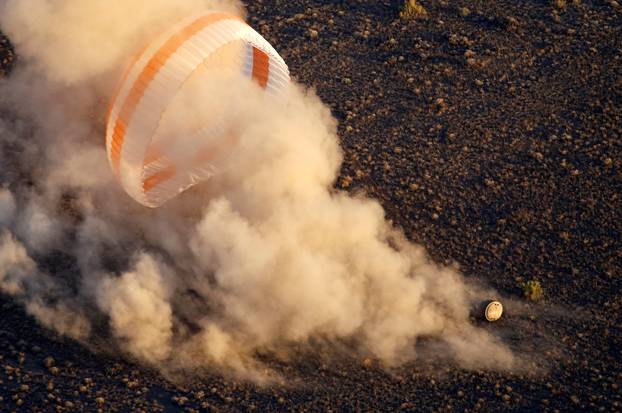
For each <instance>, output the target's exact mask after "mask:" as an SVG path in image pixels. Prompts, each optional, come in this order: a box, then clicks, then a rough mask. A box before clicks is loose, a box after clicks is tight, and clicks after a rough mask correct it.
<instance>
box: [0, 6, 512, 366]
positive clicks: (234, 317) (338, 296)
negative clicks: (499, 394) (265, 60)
mask: <svg viewBox="0 0 622 413" xmlns="http://www.w3.org/2000/svg"><path fill="white" fill-rule="evenodd" d="M206 9H220V10H223V9H224V10H228V11H233V12H235V13H238V14H240V15H241V14H242V13H243V10H242V8H241V6H240V5H239V4H238V3H235V2H231V1H228V2H216V1H209V0H183V1H169V0H154V1H149V2H144V1H141V0H128V1H123V2H115V1H113V2H111V1H109V0H91V1H88V2H84V1H81V0H32V1H29V2H24V1H20V0H14V1H12V0H8V1H3V2H2V3H0V29H1V30H2V31H3V32H5V33H7V34H8V36H9V37H10V39H11V41H12V42H13V43H14V45H15V47H16V50H17V52H18V53H19V55H20V63H19V65H18V66H17V67H16V68H15V70H14V71H13V73H12V74H11V76H10V77H9V78H7V79H4V80H0V114H1V115H0V163H1V165H2V168H0V185H4V187H3V189H0V290H1V291H2V292H3V293H5V294H9V295H11V296H14V297H15V298H16V299H17V300H21V301H22V302H23V303H24V305H25V307H26V309H27V311H28V312H29V313H30V314H32V315H33V316H34V317H36V318H37V319H38V320H39V322H40V323H41V324H43V325H45V326H46V327H49V328H52V329H55V330H57V331H58V332H60V333H62V334H66V335H69V336H71V337H74V338H76V339H79V340H82V341H84V342H86V343H88V342H89V341H90V340H92V339H93V338H94V337H97V336H98V335H99V336H102V335H103V336H104V338H105V339H107V340H110V341H112V342H113V343H114V344H115V345H116V346H117V348H118V349H120V350H121V351H123V352H124V353H125V354H127V355H128V356H129V357H133V358H135V359H137V360H139V361H141V362H144V363H147V364H150V365H154V366H157V367H160V368H162V369H164V370H169V369H180V368H181V369H184V368H196V367H205V368H216V369H222V370H223V371H233V372H236V373H239V374H246V375H248V376H249V377H259V371H263V366H261V363H260V362H259V361H258V359H257V357H256V354H257V353H258V352H265V351H268V352H274V353H280V352H282V351H285V349H286V348H288V346H290V345H291V344H303V345H304V344H306V343H309V342H310V341H311V340H312V339H314V338H321V339H322V340H327V341H328V342H337V341H338V340H342V339H348V340H350V341H351V342H352V343H354V344H353V346H355V347H356V348H355V350H356V351H358V352H359V353H360V354H361V355H371V356H374V357H377V358H379V359H381V360H382V361H383V362H384V363H386V364H387V365H395V364H399V363H403V362H406V361H409V360H413V359H414V358H416V357H417V354H416V352H415V344H416V343H417V340H418V339H420V338H422V337H432V338H434V339H435V340H438V341H439V342H442V343H443V346H444V348H446V349H447V350H446V351H447V352H448V355H450V356H451V357H452V358H453V359H454V360H456V361H457V362H459V363H460V364H461V365H463V366H465V367H474V368H482V367H483V368H510V367H511V366H512V364H513V363H514V356H513V355H512V354H511V352H510V351H509V350H508V349H507V348H506V347H504V346H503V345H502V344H501V343H500V341H499V340H498V339H497V338H495V337H494V336H492V335H490V334H489V333H487V332H486V331H483V330H481V329H479V328H477V327H475V326H473V325H472V324H471V323H470V322H469V309H470V307H471V305H472V303H473V302H474V300H477V299H478V298H481V295H482V292H481V291H479V290H478V289H477V288H476V287H473V286H469V285H467V284H466V283H465V281H464V280H463V279H462V277H461V276H460V274H459V273H458V272H457V271H456V270H455V269H453V268H443V267H439V266H438V265H436V264H434V263H432V262H430V261H429V260H428V258H427V256H426V253H425V251H424V250H423V249H422V248H421V247H419V246H417V245H413V244H412V243H410V242H409V241H408V240H407V239H406V238H405V237H404V235H403V234H402V233H401V232H400V230H399V229H396V228H393V227H392V226H391V225H390V224H389V223H388V222H387V221H386V220H385V216H384V211H383V210H382V208H381V206H380V205H379V203H378V202H376V201H375V200H372V199H367V198H364V197H360V196H353V195H350V194H347V193H344V192H340V191H337V190H335V189H333V186H332V185H333V183H334V181H335V179H336V177H337V175H338V172H339V167H340V163H341V158H342V154H341V151H340V147H339V143H338V137H337V133H336V121H335V120H334V119H333V118H332V117H331V115H330V111H329V110H328V109H327V108H326V106H325V105H323V104H322V102H321V101H320V100H319V98H318V97H317V96H316V95H315V94H314V93H313V92H310V91H308V90H305V89H304V88H303V87H302V86H298V85H294V86H292V90H291V91H290V95H289V97H288V99H287V102H278V101H275V100H273V99H270V98H268V97H266V96H265V95H264V94H263V93H261V91H260V89H259V88H258V87H256V86H254V85H252V84H251V83H250V81H246V82H245V81H241V80H240V81H239V82H228V83H225V86H224V87H223V86H222V85H223V82H207V83H206V84H205V85H204V86H203V88H199V89H195V90H193V93H192V95H189V96H188V97H187V99H190V104H188V103H189V102H188V101H186V102H185V103H184V104H185V106H184V110H178V111H174V112H172V113H174V115H171V116H173V117H174V118H175V119H174V121H175V122H177V123H180V124H183V123H185V122H196V120H197V119H207V118H208V117H210V116H213V110H212V111H210V110H209V108H210V107H212V108H213V107H214V102H217V103H218V105H217V106H218V108H219V113H221V114H222V116H232V117H233V118H235V123H236V131H237V133H238V135H239V139H238V142H237V144H236V146H235V147H234V148H233V149H232V150H231V151H230V152H229V153H227V154H226V156H225V155H224V154H223V156H221V157H220V159H218V160H217V161H215V163H216V168H217V170H218V171H219V172H218V173H217V174H216V176H215V177H214V178H213V179H211V180H209V181H208V182H206V183H204V184H202V185H199V186H197V187H195V188H193V189H192V190H190V191H188V192H186V193H184V194H182V195H181V196H179V197H177V198H176V199H174V200H172V201H170V202H169V203H167V204H165V205H164V206H163V207H161V208H158V209H154V210H151V209H147V208H144V207H142V206H140V205H138V204H137V203H135V202H134V201H133V200H132V199H131V198H129V197H128V196H127V195H126V194H125V193H124V192H123V190H122V188H121V187H120V186H119V185H118V183H117V182H116V181H115V179H114V177H113V175H112V173H111V171H110V168H109V166H108V163H107V161H106V154H105V147H104V144H103V137H104V121H103V116H104V115H105V111H106V105H107V103H108V99H109V98H110V97H111V96H110V95H111V90H113V89H114V85H115V82H116V81H117V80H118V79H119V78H120V75H121V72H122V71H123V69H124V66H125V65H126V64H127V62H128V59H129V57H130V56H131V55H132V54H134V53H136V51H138V50H140V49H141V48H142V47H143V46H144V44H145V43H146V42H147V41H148V39H149V38H151V37H153V36H155V35H157V34H158V33H160V32H161V31H163V30H164V29H166V28H167V27H168V26H170V25H171V24H173V23H175V22H176V21H177V20H179V19H180V18H182V17H185V16H187V15H189V14H192V13H196V12H200V11H204V10H206ZM231 83H234V84H236V86H232V84H231ZM206 108H207V109H206ZM227 114H228V115H227ZM102 320H104V324H105V325H106V328H104V329H102V328H101V323H102ZM96 325H97V326H98V328H95V326H96ZM100 338H101V337H100Z"/></svg>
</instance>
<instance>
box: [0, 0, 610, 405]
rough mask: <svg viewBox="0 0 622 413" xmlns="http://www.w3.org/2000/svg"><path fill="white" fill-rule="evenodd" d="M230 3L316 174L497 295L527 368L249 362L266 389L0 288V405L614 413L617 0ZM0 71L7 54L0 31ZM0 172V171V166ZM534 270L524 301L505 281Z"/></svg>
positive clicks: (338, 360)
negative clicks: (297, 122) (157, 354)
mask: <svg viewBox="0 0 622 413" xmlns="http://www.w3.org/2000/svg"><path fill="white" fill-rule="evenodd" d="M419 3H420V4H421V5H422V6H423V7H424V8H425V10H426V12H425V14H423V13H421V14H420V15H416V16H411V17H406V16H403V17H400V11H402V8H403V1H398V0H395V1H387V0H383V1H358V0H357V1H354V0H352V1H347V2H340V1H319V0H316V1H312V0H297V1H279V0H257V1H248V2H246V6H247V9H248V16H249V20H248V21H249V23H250V24H251V25H252V26H253V27H255V28H256V29H257V30H258V31H259V32H260V33H261V34H262V35H263V36H265V38H266V39H267V40H268V41H269V42H271V44H272V45H274V47H275V48H276V49H277V50H279V52H280V53H281V54H282V56H283V58H284V59H285V61H287V63H288V65H289V67H290V71H291V73H292V75H293V77H294V78H295V79H296V81H298V82H300V83H302V84H303V85H306V86H308V87H312V88H314V89H315V90H316V91H317V94H318V95H319V96H320V97H321V99H322V101H323V102H325V103H326V104H327V105H329V106H330V108H331V110H332V113H333V115H334V117H335V118H336V119H337V120H338V121H339V136H340V141H341V146H342V148H343V150H344V164H343V168H342V170H341V174H340V177H339V180H338V181H337V183H336V186H337V187H338V188H340V189H343V190H346V191H350V192H352V193H360V192H364V193H366V194H367V195H368V196H371V197H374V198H376V199H378V200H379V201H380V202H381V203H382V205H383V206H384V208H385V211H386V214H387V217H388V218H389V219H391V220H392V222H393V224H394V225H396V226H398V227H401V228H402V229H403V230H404V232H405V233H406V234H407V236H408V237H409V238H410V239H412V240H413V241H414V242H416V243H419V244H421V245H423V246H425V248H426V249H427V251H428V252H429V254H430V256H431V258H432V259H433V260H434V261H436V262H438V263H441V264H453V263H455V264H456V265H458V266H459V268H460V270H461V272H462V273H463V274H464V275H465V277H466V278H467V279H471V280H477V281H478V282H482V283H485V284H486V285H489V286H491V287H492V288H494V289H496V290H497V291H498V292H499V294H500V297H498V298H499V299H500V300H501V301H504V300H505V301H506V302H507V303H509V305H508V306H507V308H506V313H505V315H504V317H503V318H502V319H501V320H500V321H498V322H495V323H489V324H486V323H484V322H482V321H479V320H477V319H474V320H473V322H474V323H480V324H482V325H483V328H486V329H489V330H490V331H491V332H492V333H494V334H497V335H499V336H501V337H502V338H503V340H504V341H505V342H506V343H507V344H508V345H509V346H510V347H511V348H512V349H514V350H515V351H516V352H518V353H524V354H527V355H529V356H530V358H531V359H532V360H534V361H533V366H527V367H526V368H524V369H521V370H520V371H516V372H513V371H510V372H508V371H485V370H466V369H463V368H459V367H457V366H455V365H454V364H453V363H451V362H449V361H443V360H436V359H434V357H424V358H422V359H421V360H415V361H414V362H411V363H408V364H406V365H402V366H398V367H391V368H388V367H385V366H383V365H382V364H381V363H379V362H378V361H376V360H373V359H361V358H359V357H356V356H349V355H348V353H347V351H331V350H330V349H325V350H324V351H320V350H318V351H313V352H308V351H301V353H300V354H299V355H298V356H296V357H293V358H292V359H291V360H287V361H283V360H280V359H275V360H270V359H269V358H268V359H267V360H266V362H267V363H268V364H269V365H271V367H272V368H273V369H275V370H276V371H278V372H279V373H280V374H281V376H282V377H283V381H282V383H279V384H273V385H270V386H259V385H256V384H253V383H249V382H247V381H243V380H236V379H234V378H231V377H227V376H223V375H221V374H216V373H206V374H204V375H202V376H200V377H199V378H196V377H193V378H191V379H188V380H183V379H180V378H179V377H177V378H170V377H164V376H163V375H162V374H160V373H159V372H158V371H155V370H152V369H149V368H147V367H144V366H142V365H140V364H138V363H134V362H132V361H131V360H129V359H128V358H126V357H122V356H118V357H117V356H115V355H113V354H109V353H107V352H105V351H99V350H98V349H97V348H93V347H86V346H83V345H81V344H79V343H77V342H75V341H72V340H70V339H67V338H63V337H61V336H59V335H56V334H55V333H52V332H51V331H49V330H46V329H44V328H42V327H40V326H39V325H38V324H37V323H36V322H35V320H34V319H32V318H30V317H29V316H27V315H26V313H25V311H24V309H23V308H22V307H21V306H20V305H19V304H18V303H16V302H14V301H12V299H10V298H9V297H7V296H0V367H1V368H0V411H6V412H11V411H17V412H38V411H41V412H43V411H50V412H51V411H57V412H60V411H63V412H64V411H67V412H70V411H97V410H98V409H100V410H101V411H105V412H114V411H118V412H124V411H146V412H156V411H187V412H196V411H207V412H209V411H214V412H221V411H222V412H244V411H258V412H268V411H275V412H276V411H296V412H299V411H308V412H315V411H326V412H328V411H333V412H341V411H344V412H346V411H437V412H441V411H445V412H449V411H544V412H554V411H603V412H613V411H622V391H621V389H620V386H621V385H622V310H621V307H622V294H621V291H622V5H620V4H619V3H618V2H616V1H613V0H612V1H605V0H582V1H559V0H558V1H552V2H549V1H547V0H520V1H519V0H501V1H494V2H491V1H486V0H455V1H453V0H452V1H432V0H428V1H423V0H422V1H420V2H419ZM0 63H1V65H2V66H1V68H0V75H8V76H9V81H10V72H11V71H12V70H19V64H20V59H19V49H18V48H15V50H13V47H12V46H11V44H10V39H6V38H5V37H1V38H0ZM0 167H1V166H0ZM528 280H537V281H539V282H540V284H541V286H542V288H543V291H544V297H543V298H542V299H540V300H535V301H534V300H528V299H527V298H525V297H524V296H523V290H522V289H521V283H523V282H525V281H528Z"/></svg>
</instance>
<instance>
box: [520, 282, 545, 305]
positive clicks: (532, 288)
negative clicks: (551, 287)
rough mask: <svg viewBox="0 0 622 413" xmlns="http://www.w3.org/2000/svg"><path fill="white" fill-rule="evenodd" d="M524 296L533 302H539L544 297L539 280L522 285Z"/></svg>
mask: <svg viewBox="0 0 622 413" xmlns="http://www.w3.org/2000/svg"><path fill="white" fill-rule="evenodd" d="M521 289H522V290H523V296H524V297H525V298H526V299H528V300H531V301H539V300H541V299H542V297H544V290H543V289H542V285H541V284H540V281H538V280H529V281H526V282H524V283H522V284H521Z"/></svg>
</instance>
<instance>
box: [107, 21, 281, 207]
mask: <svg viewBox="0 0 622 413" xmlns="http://www.w3.org/2000/svg"><path fill="white" fill-rule="evenodd" d="M229 73H235V74H236V75H238V76H240V75H241V76H244V77H246V78H248V79H251V80H253V81H255V82H256V83H257V84H258V85H259V86H260V87H261V88H263V89H264V90H265V91H266V92H267V93H268V94H271V95H276V96H283V95H284V94H285V91H286V90H287V88H288V86H289V81H290V78H289V71H288V68H287V65H286V64H285V62H284V61H283V59H282V58H281V56H279V54H278V53H277V52H276V51H275V50H274V48H272V46H271V45H270V44H269V43H268V42H267V41H266V40H265V39H264V38H263V37H261V35H259V33H257V32H256V31H255V30H253V29H252V28H251V27H250V26H248V25H247V24H246V23H245V22H244V21H242V20H240V18H238V17H236V16H233V15H230V14H226V13H220V12H208V13H206V14H204V15H201V16H198V17H193V18H190V19H187V20H185V21H183V22H181V23H179V24H177V25H176V26H175V27H173V28H171V29H170V30H169V31H167V32H166V33H164V34H162V35H161V36H160V37H159V38H157V39H156V40H155V41H153V42H152V43H151V44H149V45H148V46H147V48H146V49H145V50H144V51H143V52H142V53H141V54H140V55H138V56H136V58H135V61H134V62H133V63H132V64H131V65H130V67H129V68H128V69H127V71H126V73H125V75H124V77H123V79H122V80H121V82H120V84H119V86H118V90H117V92H116V95H115V97H114V100H113V101H112V103H111V106H110V110H109V113H108V118H107V126H106V151H107V153H108V161H109V162H110V166H111V167H112V170H113V172H114V173H115V175H116V176H117V178H118V179H119V181H120V182H121V184H122V186H123V188H124V189H125V191H126V192H127V193H128V194H129V195H130V196H131V197H132V198H134V199H135V200H136V201H138V202H140V203H141V204H143V205H145V206H148V207H152V208H154V207H158V206H160V205H162V204H163V203H164V202H166V201H168V200H169V199H171V198H173V197H175V196H176V195H177V194H179V193H181V192H183V191H184V190H186V189H188V188H189V187H191V186H193V185H195V184H196V183H198V182H201V181H203V180H205V179H207V178H208V177H210V176H211V175H212V174H213V173H214V172H215V170H214V169H215V168H214V166H213V164H212V163H211V161H212V160H213V159H214V158H215V157H217V156H219V154H220V153H222V152H223V151H225V150H226V149H227V148H228V147H229V146H230V145H231V143H232V139H234V138H232V137H231V136H228V135H230V132H228V131H227V129H228V125H227V119H226V116H222V113H220V114H219V113H218V111H217V110H214V111H211V112H210V113H214V116H212V118H213V119H210V120H209V122H205V119H202V120H201V122H198V123H196V124H192V125H183V126H185V129H186V130H184V131H180V130H179V125H176V124H175V122H174V118H175V116H174V114H173V115H172V114H171V112H174V111H175V109H172V107H173V106H175V105H176V102H177V101H179V99H180V97H179V95H180V91H181V90H183V89H185V88H194V86H192V85H193V84H194V85H196V84H197V82H204V83H205V81H207V80H210V79H212V80H213V79H214V78H218V79H219V81H220V80H222V79H223V74H225V75H227V74H229ZM219 76H220V77H219ZM224 78H226V76H225V77H224ZM177 106H179V105H177ZM180 107H182V108H183V105H182V106H180ZM233 117H234V115H233ZM184 123H188V122H186V121H184ZM189 123H192V122H189ZM182 129H183V128H182Z"/></svg>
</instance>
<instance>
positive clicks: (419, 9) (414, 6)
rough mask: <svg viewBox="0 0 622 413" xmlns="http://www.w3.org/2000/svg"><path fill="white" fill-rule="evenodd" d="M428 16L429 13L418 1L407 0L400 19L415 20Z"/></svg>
mask: <svg viewBox="0 0 622 413" xmlns="http://www.w3.org/2000/svg"><path fill="white" fill-rule="evenodd" d="M426 14H428V12H427V11H426V10H425V8H424V7H423V6H422V5H421V4H419V3H418V2H417V0H406V2H405V3H404V6H403V7H402V11H401V12H400V17H401V18H403V19H415V18H417V17H421V16H425V15H426Z"/></svg>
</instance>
